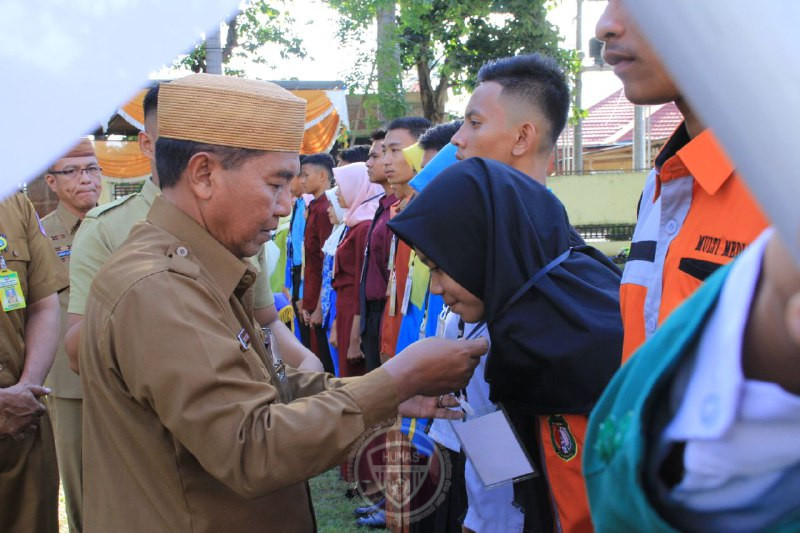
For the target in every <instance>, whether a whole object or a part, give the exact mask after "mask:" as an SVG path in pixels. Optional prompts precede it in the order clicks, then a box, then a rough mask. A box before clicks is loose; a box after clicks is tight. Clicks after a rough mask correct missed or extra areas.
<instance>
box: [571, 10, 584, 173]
mask: <svg viewBox="0 0 800 533" xmlns="http://www.w3.org/2000/svg"><path fill="white" fill-rule="evenodd" d="M577 2H578V14H577V16H576V17H575V26H576V28H577V30H576V35H575V41H576V42H575V48H576V50H578V56H579V57H580V58H581V68H580V69H579V70H578V74H577V75H576V76H575V108H576V109H581V105H582V104H581V100H582V99H581V93H582V92H583V81H582V80H581V77H582V76H583V52H582V51H581V49H582V46H581V43H582V41H583V36H582V34H581V29H582V28H581V18H582V15H583V0H577ZM573 134H574V137H573V139H574V141H573V144H574V152H573V166H572V169H573V170H574V171H575V172H576V173H578V172H583V119H580V118H579V119H578V120H577V122H576V123H575V130H574V132H573Z"/></svg>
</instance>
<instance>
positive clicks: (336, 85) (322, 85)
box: [270, 80, 345, 91]
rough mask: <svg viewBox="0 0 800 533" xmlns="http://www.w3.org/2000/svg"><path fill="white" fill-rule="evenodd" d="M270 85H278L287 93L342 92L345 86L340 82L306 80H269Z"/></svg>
mask: <svg viewBox="0 0 800 533" xmlns="http://www.w3.org/2000/svg"><path fill="white" fill-rule="evenodd" d="M270 81H272V83H274V84H276V85H279V86H281V87H283V88H284V89H286V90H287V91H309V90H311V91H333V90H340V91H342V90H344V89H345V84H344V82H343V81H341V80H331V81H327V80H323V81H307V80H270Z"/></svg>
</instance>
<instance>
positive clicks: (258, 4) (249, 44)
mask: <svg viewBox="0 0 800 533" xmlns="http://www.w3.org/2000/svg"><path fill="white" fill-rule="evenodd" d="M276 5H279V4H277V3H276V2H267V0H256V1H254V2H251V3H249V4H248V5H247V7H246V8H245V9H240V10H239V11H238V12H237V13H236V14H235V15H233V16H232V17H231V18H230V19H229V20H228V21H227V22H226V23H225V27H224V29H223V30H222V32H221V35H220V39H221V42H224V43H225V44H224V46H223V48H222V63H223V65H224V66H225V74H228V75H231V76H243V75H244V73H243V72H242V71H241V70H236V69H232V68H229V67H228V66H227V65H228V63H229V62H230V60H231V59H232V58H233V57H237V56H238V57H243V58H246V59H247V60H248V61H251V62H253V63H261V64H263V63H266V62H267V61H266V59H265V58H264V56H263V55H262V54H260V53H259V50H260V48H261V47H262V46H264V45H265V44H267V43H277V44H279V45H281V51H280V54H281V57H284V58H286V57H305V55H306V52H305V50H304V49H303V43H302V40H301V39H300V38H299V37H298V36H296V35H294V34H293V33H292V31H291V30H290V29H289V28H291V27H292V25H293V24H294V19H293V18H292V17H291V16H290V15H289V14H288V9H284V10H281V9H278V8H277V7H275V6H276ZM175 64H176V66H180V67H185V68H188V69H190V70H191V71H192V72H205V71H206V43H205V41H200V42H199V43H198V44H196V45H195V47H194V49H192V51H191V52H189V53H188V54H187V55H186V56H183V57H181V58H180V59H178V60H177V61H176V62H175Z"/></svg>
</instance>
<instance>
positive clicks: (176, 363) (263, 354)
mask: <svg viewBox="0 0 800 533" xmlns="http://www.w3.org/2000/svg"><path fill="white" fill-rule="evenodd" d="M198 117H203V119H204V120H198ZM304 117H305V102H304V101H303V100H301V99H299V98H297V97H295V96H294V95H292V94H291V93H289V92H288V91H285V90H283V89H281V88H280V87H278V86H276V85H274V84H271V83H269V82H260V81H253V80H245V79H240V78H227V77H223V76H215V75H211V74H195V75H192V76H188V77H186V78H183V79H180V80H177V81H174V82H172V83H170V84H167V85H163V86H162V87H161V89H160V94H159V136H160V137H159V141H158V149H157V156H156V157H157V165H158V172H159V178H160V179H161V185H162V195H161V196H159V197H157V198H156V199H155V201H154V202H153V207H152V208H151V210H150V212H149V214H148V216H147V220H146V221H145V222H143V223H141V224H138V225H137V226H135V227H134V229H133V230H132V231H131V235H130V237H129V239H128V240H127V241H126V242H125V244H123V246H122V247H121V248H120V249H119V250H118V251H117V252H116V253H115V254H114V256H113V257H111V258H110V259H109V261H108V262H107V263H106V265H105V266H104V267H103V269H102V270H101V271H100V272H99V273H98V275H97V277H96V279H95V281H94V283H93V284H92V288H91V291H90V294H89V298H88V300H87V304H86V312H85V318H84V323H83V329H82V332H81V344H80V349H79V354H80V368H81V381H82V384H83V388H84V413H85V419H84V450H85V455H86V457H87V458H89V457H91V461H89V460H87V461H86V462H85V463H84V479H85V484H84V486H85V498H84V523H85V526H86V530H87V531H90V532H94V531H102V532H105V531H310V530H313V529H314V515H313V510H312V507H311V502H310V500H309V492H308V487H307V484H306V483H305V481H306V480H307V479H308V478H309V477H311V476H314V475H317V474H319V473H321V472H324V471H325V470H327V469H329V468H331V467H332V466H334V465H336V464H339V463H340V462H341V461H342V460H343V459H344V457H345V456H346V454H347V453H348V451H349V448H350V447H351V446H352V445H353V444H354V443H355V442H356V441H357V439H358V437H359V436H360V435H361V434H362V433H363V432H364V431H365V430H367V429H368V428H369V427H371V426H372V425H373V424H375V423H377V422H379V421H381V420H383V419H387V418H390V417H393V416H394V415H395V414H396V413H397V411H398V407H399V406H401V403H402V406H401V412H403V413H404V414H413V415H414V416H436V415H438V416H443V417H458V416H459V414H457V413H453V412H452V411H449V410H447V409H443V408H437V399H436V398H435V397H431V396H433V395H438V394H442V393H446V392H449V391H453V390H457V389H459V388H460V387H461V386H462V385H463V384H465V383H466V382H467V380H468V379H469V376H470V374H471V373H472V371H473V369H474V367H475V365H476V363H477V361H478V357H479V356H480V354H481V353H483V352H484V351H485V350H486V349H487V345H486V343H485V341H480V340H479V341H445V340H442V339H427V340H426V341H422V342H420V343H417V344H415V345H412V346H411V347H410V348H409V349H407V350H406V351H405V352H404V353H403V354H401V355H400V356H398V357H396V358H395V359H394V360H393V361H391V362H390V363H388V364H387V365H384V366H383V367H381V368H380V369H377V370H375V371H374V372H371V373H370V374H368V375H366V376H363V377H359V378H350V379H337V378H334V377H333V376H330V375H329V374H324V373H321V372H303V371H295V370H293V369H291V368H287V367H285V366H284V365H283V364H282V363H281V362H280V360H279V359H278V358H277V357H276V356H277V348H278V346H276V344H278V345H279V344H280V342H278V343H275V342H272V343H271V345H270V346H272V347H274V349H275V350H270V349H268V348H267V347H265V344H264V339H265V335H264V334H263V333H262V330H261V328H259V327H258V325H257V323H256V321H255V319H254V315H253V304H252V302H253V289H252V285H253V282H254V281H255V278H256V269H255V268H254V267H253V265H252V264H251V263H250V262H248V261H246V260H244V259H243V258H246V257H250V256H252V255H254V254H255V253H256V252H257V251H258V249H259V248H260V247H261V246H262V245H263V244H264V242H266V240H267V239H268V238H269V232H270V230H272V229H274V228H275V227H276V226H277V223H278V219H279V218H280V217H281V216H286V215H287V214H288V213H289V192H288V187H287V183H288V181H289V179H291V178H292V177H293V176H294V175H296V174H297V172H298V170H299V161H298V151H299V148H300V144H301V141H302V136H303V123H304ZM268 337H270V336H269V335H268ZM420 394H426V395H428V396H427V397H421V396H417V395H420ZM453 403H454V402H452V401H449V400H448V399H445V401H444V405H448V404H453Z"/></svg>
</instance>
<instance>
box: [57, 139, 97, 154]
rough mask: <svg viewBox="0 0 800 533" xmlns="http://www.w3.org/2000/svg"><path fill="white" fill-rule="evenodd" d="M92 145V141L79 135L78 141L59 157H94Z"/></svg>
mask: <svg viewBox="0 0 800 533" xmlns="http://www.w3.org/2000/svg"><path fill="white" fill-rule="evenodd" d="M94 156H95V153H94V147H93V146H92V141H90V140H89V139H87V138H85V137H81V139H80V140H79V141H78V144H76V145H75V146H73V147H72V148H70V150H69V151H68V152H67V153H66V154H64V155H62V156H61V157H60V158H59V159H64V158H65V157H94Z"/></svg>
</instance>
